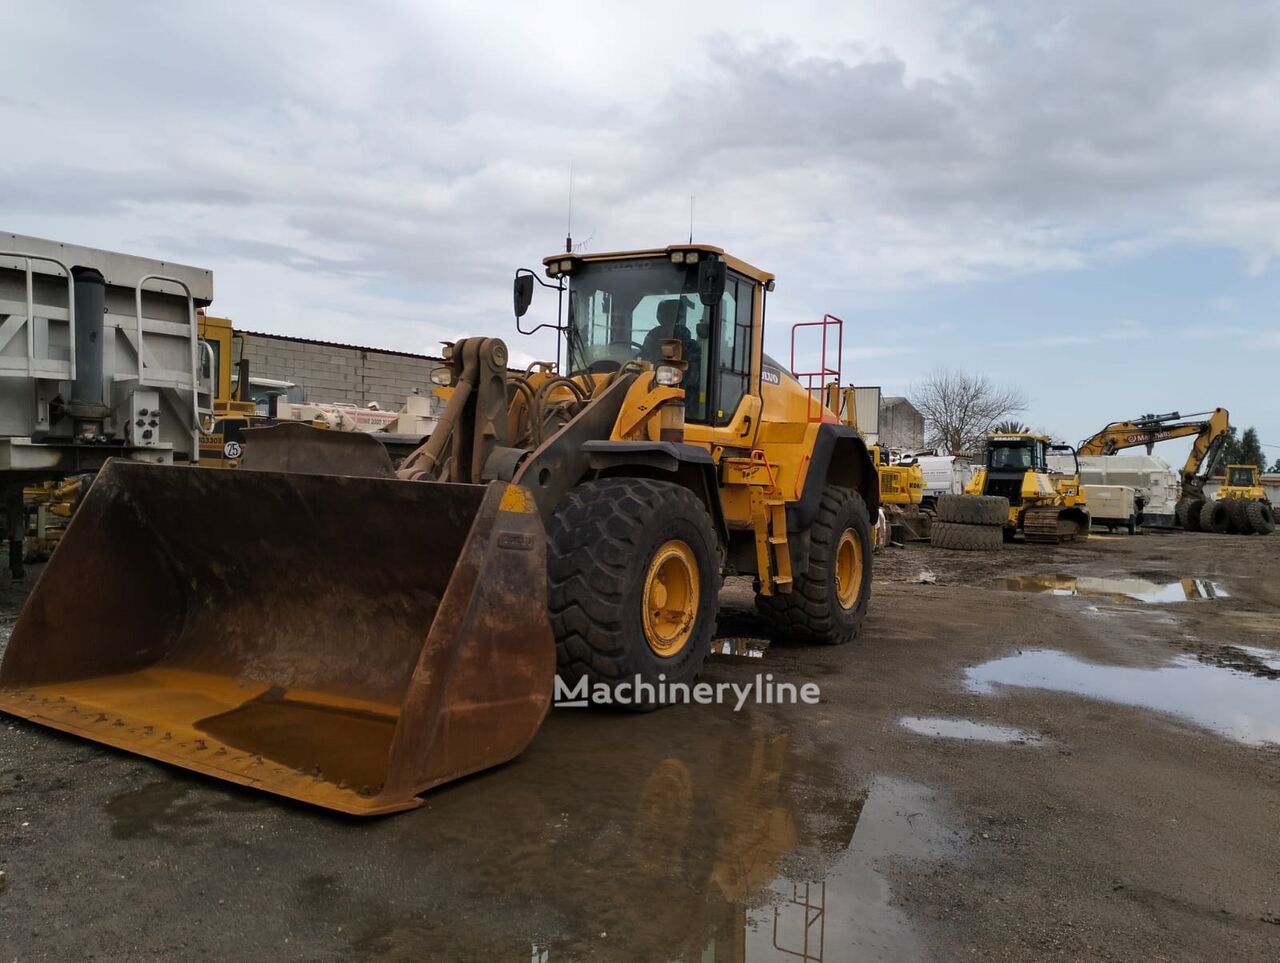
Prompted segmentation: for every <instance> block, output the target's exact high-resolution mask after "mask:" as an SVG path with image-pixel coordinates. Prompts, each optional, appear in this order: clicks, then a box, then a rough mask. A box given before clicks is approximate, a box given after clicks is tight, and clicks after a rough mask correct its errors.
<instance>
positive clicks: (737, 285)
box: [715, 274, 755, 425]
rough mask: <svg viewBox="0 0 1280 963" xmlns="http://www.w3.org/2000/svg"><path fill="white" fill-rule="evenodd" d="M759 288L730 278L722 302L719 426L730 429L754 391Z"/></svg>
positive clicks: (748, 282)
mask: <svg viewBox="0 0 1280 963" xmlns="http://www.w3.org/2000/svg"><path fill="white" fill-rule="evenodd" d="M754 296H755V284H754V283H753V282H751V281H749V280H747V279H746V278H744V277H740V276H738V275H736V274H730V275H729V277H728V280H727V282H726V283H725V289H724V298H723V299H722V300H721V302H720V335H719V344H718V345H717V349H718V350H717V355H718V359H717V362H716V367H717V369H718V370H717V373H716V377H717V379H718V385H717V387H718V388H719V391H718V393H717V395H716V412H715V414H716V417H715V424H717V425H727V424H728V423H729V422H730V421H732V420H733V415H734V412H736V411H737V410H738V405H739V404H740V403H741V402H742V399H743V397H744V396H745V395H746V394H747V391H748V390H749V388H750V377H751V311H752V298H753V297H754Z"/></svg>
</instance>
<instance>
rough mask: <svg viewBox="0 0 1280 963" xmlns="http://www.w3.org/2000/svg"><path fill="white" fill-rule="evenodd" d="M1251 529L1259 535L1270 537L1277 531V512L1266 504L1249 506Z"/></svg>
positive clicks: (1253, 503) (1249, 504) (1252, 503)
mask: <svg viewBox="0 0 1280 963" xmlns="http://www.w3.org/2000/svg"><path fill="white" fill-rule="evenodd" d="M1246 511H1247V512H1248V518H1249V527H1250V528H1251V529H1252V530H1253V531H1255V532H1257V533H1258V534H1259V535H1270V534H1271V533H1272V532H1274V531H1275V530H1276V515H1275V511H1274V510H1273V509H1272V508H1271V506H1270V505H1268V504H1267V503H1266V502H1249V503H1248V504H1247V509H1246Z"/></svg>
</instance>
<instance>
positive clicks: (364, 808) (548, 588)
mask: <svg viewBox="0 0 1280 963" xmlns="http://www.w3.org/2000/svg"><path fill="white" fill-rule="evenodd" d="M544 266H545V272H546V275H547V276H548V278H549V280H548V281H542V280H541V279H539V278H537V277H536V276H535V275H534V274H533V272H531V271H527V270H523V271H521V272H519V273H518V274H517V276H516V279H515V285H514V298H515V309H516V317H517V326H518V327H519V325H520V320H519V319H520V318H522V317H523V316H525V314H526V313H527V310H528V308H529V305H530V301H531V298H532V294H533V291H534V282H535V281H538V282H540V283H542V284H543V285H544V286H546V287H550V288H553V289H555V290H556V291H557V294H558V298H559V301H560V317H561V318H563V319H564V320H563V321H562V322H558V323H556V324H554V325H551V327H554V328H555V329H556V330H557V334H558V336H559V338H560V339H562V343H563V345H564V347H565V359H564V362H563V363H562V364H561V363H560V361H559V358H557V362H556V363H543V364H536V365H533V366H531V367H530V368H529V369H527V370H526V371H523V372H521V371H512V370H510V368H509V365H508V357H507V349H506V346H505V344H504V343H503V342H502V341H500V340H498V339H494V338H468V339H465V340H462V341H458V342H456V343H453V344H450V345H447V346H446V349H445V359H446V362H447V364H446V366H445V367H444V368H443V369H441V370H442V372H443V376H442V378H441V384H440V385H439V387H442V388H445V389H447V393H448V394H449V399H448V402H447V405H446V408H445V410H444V412H443V413H442V415H441V417H440V419H439V422H438V424H437V426H436V428H435V430H434V431H433V432H432V434H431V436H430V438H428V439H427V441H426V442H425V443H424V444H423V445H422V446H421V447H419V448H418V449H417V450H415V451H414V452H413V453H412V454H410V455H409V456H407V457H406V458H404V459H403V460H402V461H401V462H400V463H399V464H396V463H394V462H393V461H392V459H391V457H390V456H389V455H388V454H387V449H386V448H385V447H383V446H382V445H381V444H380V443H379V442H378V441H377V440H376V438H375V437H374V436H372V435H366V434H360V433H340V432H332V431H323V430H319V429H315V428H311V427H307V426H304V425H278V426H274V427H269V428H261V429H251V430H249V431H247V432H246V433H245V444H244V457H243V460H242V462H241V464H240V466H239V467H237V468H235V469H232V470H223V471H213V470H207V469H200V468H194V467H160V466H150V465H141V464H126V463H120V462H113V463H111V464H109V465H108V466H107V467H106V469H104V470H103V471H102V472H101V473H100V474H99V475H98V478H97V480H96V481H95V483H94V485H93V486H92V488H91V489H90V491H89V492H88V494H87V495H86V496H85V499H84V501H83V503H82V504H81V507H80V510H79V512H78V513H77V515H76V517H75V518H74V519H73V520H72V523H71V525H70V526H69V528H68V530H67V533H66V535H65V536H64V538H63V540H62V543H61V544H60V545H59V547H58V549H57V550H56V551H55V552H54V554H53V557H52V559H51V560H50V563H49V565H48V566H47V567H46V569H45V571H44V572H43V574H42V576H41V578H40V580H39V582H38V583H37V585H36V587H35V589H34V590H33V592H32V594H31V596H30V598H29V600H28V602H27V604H26V606H25V608H24V609H23V611H22V613H21V616H20V618H19V621H18V624H17V626H16V627H15V629H14V632H13V635H12V638H11V640H10V643H9V648H8V651H7V652H6V654H5V659H4V662H3V665H2V666H0V709H3V710H4V711H7V712H9V713H12V714H15V715H18V716H22V717H24V718H27V719H30V720H32V721H35V722H39V723H41V724H44V725H49V726H52V727H54V728H57V729H61V730H64V731H66V732H71V733H75V734H78V735H81V736H84V737H87V738H90V739H94V740H96V741H98V742H101V743H105V744H108V745H111V746H115V747H118V748H121V749H126V750H129V751H131V752H135V753H138V754H141V755H144V756H148V757H151V758H154V759H159V760H163V761H165V762H169V763H174V764H176V765H180V766H184V767H186V768H188V769H193V770H197V771H199V772H203V773H206V774H208V775H212V776H216V777H218V778H222V779H227V780H230V781H232V782H236V783H241V784H244V785H249V786H254V787H258V788H260V789H264V790H268V791H271V792H274V793H278V794H280V795H283V796H288V797H292V798H295V799H299V800H303V801H306V802H309V803H314V804H318V805H320V806H324V807H328V808H330V809H335V810H340V811H344V812H349V813H355V814H361V815H370V814H376V813H385V812H391V811H395V810H400V809H407V808H411V807H413V806H416V805H418V804H419V803H420V801H421V800H420V799H419V796H420V794H421V793H423V792H424V791H426V790H428V789H430V788H432V787H434V786H437V785H440V784H441V783H444V782H447V781H449V780H452V779H456V778H459V777H461V776H464V775H466V774H468V773H473V772H477V771H480V770H482V769H485V768H487V767H491V766H495V765H498V764H500V763H503V762H506V761H508V760H510V759H512V758H514V757H515V756H516V755H518V754H519V753H520V752H521V751H522V750H523V749H524V747H525V746H526V745H527V744H528V743H529V742H530V740H531V739H532V738H533V736H534V734H535V732H536V731H537V729H538V726H539V725H540V723H541V721H542V719H543V717H544V716H545V714H546V712H547V711H548V708H549V706H550V703H551V700H552V689H553V686H552V682H553V676H554V675H555V673H556V672H557V671H558V672H559V674H560V676H561V678H562V679H563V680H564V682H565V684H566V685H568V686H570V687H571V688H572V689H573V690H574V691H578V692H583V691H586V692H590V693H591V695H592V698H596V699H598V698H600V696H601V695H603V696H604V697H605V698H606V699H607V700H608V701H610V702H611V703H612V704H614V705H627V706H630V707H634V708H639V709H649V708H654V707H655V705H656V702H657V701H661V700H656V699H655V698H654V697H653V696H652V695H643V694H642V693H645V692H648V693H652V692H654V690H655V688H656V687H657V685H658V684H659V683H665V684H666V685H667V686H671V685H672V684H674V683H688V682H690V681H692V680H693V679H694V678H695V676H696V675H697V674H698V672H699V670H700V669H701V667H702V664H703V661H704V660H705V658H706V656H707V653H708V651H709V649H710V642H711V636H712V632H713V628H714V623H715V617H716V606H717V590H718V588H719V585H720V582H721V579H722V577H723V576H725V575H745V576H749V577H751V578H752V579H753V580H754V585H755V588H756V593H757V606H758V609H759V611H760V613H761V614H762V615H763V617H764V618H765V619H766V620H768V621H769V623H770V624H771V625H772V626H773V629H774V632H775V634H776V635H778V636H779V637H787V638H792V639H796V640H800V641H807V642H813V643H828V644H834V643H844V642H848V641H850V640H852V639H853V638H854V637H855V636H856V635H857V634H858V631H859V629H860V627H861V624H862V621H863V619H864V617H865V615H866V612H867V607H868V604H869V598H870V586H871V561H872V552H871V534H870V524H869V516H870V515H871V514H874V513H875V512H876V511H877V506H878V490H877V484H876V470H875V466H874V465H873V464H872V462H871V458H870V456H869V454H868V451H867V447H866V445H865V444H864V442H863V440H862V438H861V437H860V436H859V434H858V433H857V431H856V430H854V429H853V428H851V427H850V426H849V425H847V424H844V423H842V422H841V421H840V420H839V418H838V417H837V416H836V415H835V414H834V413H833V412H832V411H830V410H829V409H827V408H826V407H825V406H824V405H823V404H822V401H821V399H822V391H823V388H822V386H821V385H819V386H817V387H816V388H814V387H813V386H812V385H809V386H806V385H803V384H801V382H800V380H799V379H798V378H796V377H795V376H794V374H793V373H792V372H790V371H787V370H785V369H784V368H783V367H782V366H781V365H779V364H778V363H776V362H775V361H773V360H772V359H771V358H770V357H769V356H768V355H767V354H765V353H764V350H763V331H764V315H765V300H766V294H767V292H768V291H770V290H772V288H773V283H774V280H773V276H772V275H770V274H768V273H767V272H764V271H761V270H759V269H757V268H755V267H752V266H751V265H749V264H747V263H745V262H743V261H741V260H738V259H737V258H734V257H732V256H730V255H728V254H726V253H725V252H724V251H722V250H721V249H719V248H715V247H710V246H706V245H679V246H673V247H668V248H665V249H658V250H648V251H638V252H626V253H620V254H592V255H579V254H563V255H556V256H553V257H551V258H548V259H546V261H545V262H544ZM821 324H822V326H823V327H822V330H823V334H824V339H823V343H824V345H825V344H826V340H827V339H826V338H825V335H826V333H827V330H828V328H829V327H831V326H832V325H834V326H836V327H837V329H838V327H839V322H838V321H836V320H835V319H830V318H828V319H824V321H823V322H822V323H821ZM534 330H536V328H535V329H534ZM526 333H527V332H526ZM832 343H833V344H835V343H838V339H837V338H833V339H832ZM795 367H796V365H795V361H794V358H793V363H792V368H793V369H794V368H795ZM818 373H819V374H820V375H822V376H823V377H824V378H826V377H828V376H831V377H834V378H835V380H836V382H837V383H838V382H839V366H838V363H837V364H834V365H833V364H832V363H830V362H828V361H827V359H826V358H825V351H824V358H823V359H822V363H821V366H820V368H819V369H818ZM228 520H233V521H232V522H230V523H228ZM644 683H647V684H648V686H649V687H650V688H648V689H646V688H645V686H644V685H643V684H644Z"/></svg>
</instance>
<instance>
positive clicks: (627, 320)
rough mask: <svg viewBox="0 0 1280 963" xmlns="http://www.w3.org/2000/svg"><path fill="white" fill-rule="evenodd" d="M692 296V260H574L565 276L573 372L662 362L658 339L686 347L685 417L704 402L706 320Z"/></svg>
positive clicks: (694, 294)
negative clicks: (573, 267) (574, 266)
mask: <svg viewBox="0 0 1280 963" xmlns="http://www.w3.org/2000/svg"><path fill="white" fill-rule="evenodd" d="M709 315H710V312H709V310H708V309H707V308H706V307H704V306H703V304H702V301H701V300H700V299H699V297H698V268H697V265H684V264H672V263H671V262H670V261H669V260H667V259H666V258H661V257H654V258H642V259H636V260H619V261H596V262H587V263H585V264H580V265H579V266H578V269H577V270H576V271H574V273H573V276H572V277H571V278H570V281H569V318H568V327H569V331H568V335H569V339H568V340H569V368H570V370H571V372H578V371H592V372H604V371H614V370H616V369H617V368H619V367H620V366H621V365H623V364H625V363H627V362H628V361H648V362H658V361H660V360H662V342H663V341H667V340H679V341H680V342H681V343H682V344H683V345H684V359H685V360H686V361H687V362H689V369H688V371H687V372H686V373H685V377H684V387H685V392H686V403H685V404H686V409H687V410H686V415H687V417H689V418H690V419H691V420H698V419H700V418H701V417H703V413H702V412H701V411H699V410H697V407H698V404H699V402H700V400H705V397H706V392H705V390H704V388H703V386H704V385H705V384H706V365H707V363H708V361H709V358H710V354H711V352H710V347H711V344H710V339H711V324H710V321H711V318H710V317H709Z"/></svg>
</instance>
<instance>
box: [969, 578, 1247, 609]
mask: <svg viewBox="0 0 1280 963" xmlns="http://www.w3.org/2000/svg"><path fill="white" fill-rule="evenodd" d="M989 587H990V588H993V589H996V590H997V591H1001V592H1031V593H1035V594H1040V595H1085V596H1089V597H1092V598H1109V599H1114V600H1116V601H1119V602H1146V603H1149V604H1159V605H1164V604H1168V603H1170V602H1191V601H1195V600H1196V599H1225V598H1230V597H1231V595H1230V593H1229V592H1227V591H1226V589H1224V588H1223V587H1222V586H1221V585H1220V584H1218V583H1217V582H1212V581H1210V580H1209V579H1204V578H1184V579H1179V580H1178V581H1176V582H1150V581H1148V580H1146V579H1142V578H1092V577H1090V576H1084V575H1082V576H1078V577H1077V576H1075V575H1011V576H1008V577H1006V578H998V579H996V580H995V581H993V582H992V583H991V584H990V586H989Z"/></svg>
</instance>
